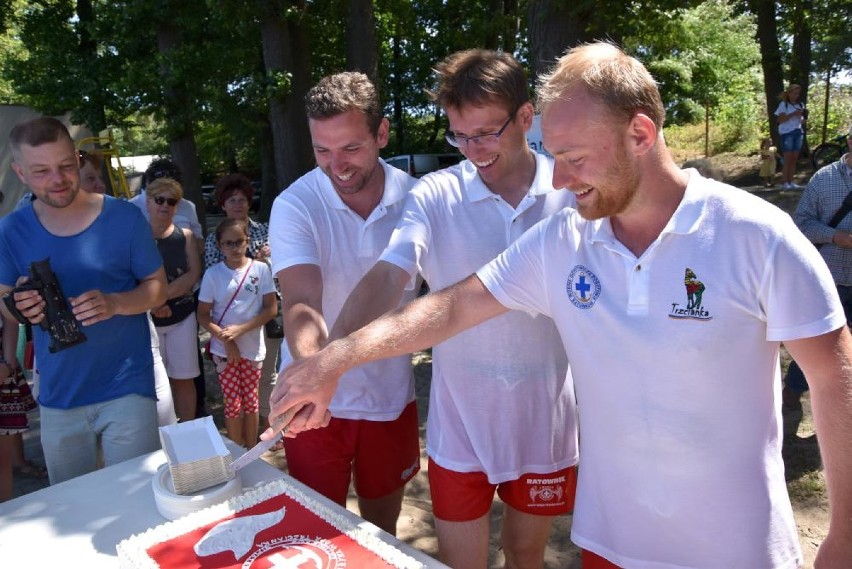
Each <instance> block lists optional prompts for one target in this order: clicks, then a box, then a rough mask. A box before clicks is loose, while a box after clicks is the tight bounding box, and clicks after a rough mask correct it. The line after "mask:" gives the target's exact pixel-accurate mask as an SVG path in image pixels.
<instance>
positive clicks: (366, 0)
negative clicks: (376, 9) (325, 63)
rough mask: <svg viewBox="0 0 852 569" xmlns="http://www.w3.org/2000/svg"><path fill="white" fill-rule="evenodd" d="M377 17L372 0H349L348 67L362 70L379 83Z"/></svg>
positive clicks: (347, 26) (351, 69) (347, 24)
mask: <svg viewBox="0 0 852 569" xmlns="http://www.w3.org/2000/svg"><path fill="white" fill-rule="evenodd" d="M375 30H376V19H375V18H374V17H373V1H372V0H349V15H348V17H347V22H346V68H347V69H349V70H350V71H360V72H362V73H364V74H366V75H367V77H369V78H370V80H371V81H372V82H373V83H374V84H375V85H378V84H379V82H378V79H379V76H378V68H377V61H378V57H377V55H376V54H377V49H378V48H377V46H376V31H375Z"/></svg>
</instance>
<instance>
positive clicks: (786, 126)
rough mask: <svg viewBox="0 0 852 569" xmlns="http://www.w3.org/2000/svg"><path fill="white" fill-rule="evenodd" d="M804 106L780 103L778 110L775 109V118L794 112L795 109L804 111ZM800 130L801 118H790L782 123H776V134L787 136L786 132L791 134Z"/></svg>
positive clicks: (785, 102)
mask: <svg viewBox="0 0 852 569" xmlns="http://www.w3.org/2000/svg"><path fill="white" fill-rule="evenodd" d="M804 108H805V106H804V105H803V104H802V103H796V104H795V105H791V104H790V103H788V102H787V101H781V104H780V105H778V108H777V109H775V116H776V117H778V116H781V115H789V114H790V113H792V112H794V111H795V110H796V109H804ZM801 128H802V117H801V116H798V117H790V118H789V119H787V120H785V121H784V122H782V123H778V134H787V133H788V132H793V131H794V130H801Z"/></svg>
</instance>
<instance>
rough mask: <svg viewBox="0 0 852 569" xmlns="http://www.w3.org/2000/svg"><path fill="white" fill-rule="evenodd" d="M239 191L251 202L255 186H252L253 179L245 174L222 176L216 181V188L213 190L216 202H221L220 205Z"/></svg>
mask: <svg viewBox="0 0 852 569" xmlns="http://www.w3.org/2000/svg"><path fill="white" fill-rule="evenodd" d="M237 193H241V194H243V195H244V196H245V197H246V200H248V202H249V203H251V198H252V196H254V188H252V187H251V181H250V180H249V179H248V178H247V177H246V176H245V175H243V174H228V175H227V176H222V177H221V178H219V181H218V182H216V188H215V189H214V190H213V195H214V196H215V197H216V203H217V204H219V207H223V206H224V205H225V202H226V201H228V198H230V197H231V196H233V195H234V194H237Z"/></svg>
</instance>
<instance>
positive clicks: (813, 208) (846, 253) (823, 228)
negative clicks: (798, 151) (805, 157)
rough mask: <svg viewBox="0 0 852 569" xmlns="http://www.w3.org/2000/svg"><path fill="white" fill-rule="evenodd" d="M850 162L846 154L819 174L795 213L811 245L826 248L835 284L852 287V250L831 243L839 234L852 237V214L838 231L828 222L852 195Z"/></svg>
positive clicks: (825, 256) (809, 185) (827, 259)
mask: <svg viewBox="0 0 852 569" xmlns="http://www.w3.org/2000/svg"><path fill="white" fill-rule="evenodd" d="M848 158H850V157H849V155H848V154H844V155H843V156H842V157H841V158H840V160H838V161H837V162H832V163H831V164H829V165H828V166H825V167H823V168H821V169H820V170H819V171H817V173H816V174H814V175H813V177H812V178H811V180H810V182H808V187H807V188H806V189H805V191H804V193H803V194H802V199H801V200H800V201H799V205H798V206H797V207H796V211H795V212H794V213H793V221H795V222H796V225H797V226H798V227H799V229H801V231H802V233H804V234H805V236H806V237H807V238H808V239H810V241H811V243H815V244H818V245H822V248H821V249H820V253H821V254H822V256H823V258H824V259H825V262H826V264H827V265H828V268H829V270H830V271H831V276H832V277H834V282H835V283H836V284H838V285H845V286H850V285H852V249H844V248H842V247H838V246H837V245H834V244H833V243H832V242H831V240H832V238H833V237H834V233H835V231H836V230H840V231H845V232H847V233H852V214H847V215H846V217H844V218H843V219H842V220H841V221H840V223H839V224H838V225H837V229H834V228H831V227H829V226H828V222H829V221H831V218H832V217H834V214H835V213H837V211H838V210H839V209H840V207H841V206H842V205H843V200H844V199H845V198H846V196H847V195H849V193H850V192H852V168H850V167H849V162H848Z"/></svg>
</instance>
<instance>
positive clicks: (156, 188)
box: [145, 178, 183, 200]
mask: <svg viewBox="0 0 852 569" xmlns="http://www.w3.org/2000/svg"><path fill="white" fill-rule="evenodd" d="M166 192H171V193H172V194H173V195H174V197H175V198H176V199H178V200H180V199H183V187H182V186H181V185H180V182H178V181H177V180H174V179H172V178H157V179H156V180H154V181H153V182H151V183H150V184H148V187H147V188H145V193H147V194H148V197H149V198H155V197H157V196H159V195H162V194H164V193H166Z"/></svg>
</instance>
